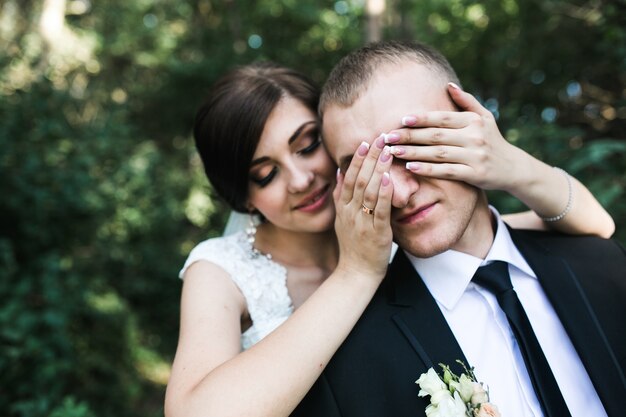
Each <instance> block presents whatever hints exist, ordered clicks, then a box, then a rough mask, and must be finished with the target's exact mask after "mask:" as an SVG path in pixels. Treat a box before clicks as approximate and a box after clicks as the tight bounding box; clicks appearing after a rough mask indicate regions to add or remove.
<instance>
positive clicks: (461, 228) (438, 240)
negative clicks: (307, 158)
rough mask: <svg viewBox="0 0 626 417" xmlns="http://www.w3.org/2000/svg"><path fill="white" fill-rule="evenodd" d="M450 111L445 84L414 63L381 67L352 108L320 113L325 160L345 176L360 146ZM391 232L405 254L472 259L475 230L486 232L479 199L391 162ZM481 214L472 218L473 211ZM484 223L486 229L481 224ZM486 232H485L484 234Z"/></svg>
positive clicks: (464, 187)
mask: <svg viewBox="0 0 626 417" xmlns="http://www.w3.org/2000/svg"><path fill="white" fill-rule="evenodd" d="M434 110H440V111H455V110H456V109H455V106H454V104H453V103H452V102H451V100H450V98H449V96H448V93H447V90H446V83H445V82H444V81H443V80H442V79H441V78H439V77H438V76H437V75H436V74H434V73H433V72H432V70H430V69H429V68H427V67H425V66H423V65H420V64H418V63H416V62H411V61H406V62H404V63H402V64H389V65H384V66H383V67H381V68H379V69H378V72H377V74H375V75H374V77H373V78H372V79H371V81H370V83H369V87H368V88H367V90H366V91H365V92H363V93H362V94H361V96H360V97H359V98H358V99H357V100H356V101H355V103H354V104H353V105H352V106H349V107H340V106H338V105H330V106H327V107H326V108H325V109H324V120H323V135H324V142H325V144H326V148H327V150H328V152H329V153H330V155H331V157H332V158H333V159H334V160H335V162H336V163H337V164H338V165H339V167H340V168H341V169H342V170H343V171H344V172H345V169H347V167H348V165H349V164H350V160H351V158H352V155H353V154H354V152H355V150H356V149H357V147H358V146H359V144H360V143H361V142H362V141H363V140H365V141H368V142H371V140H372V139H373V138H375V137H377V136H378V135H380V133H382V132H389V131H391V130H393V129H398V128H401V127H402V126H401V119H402V117H403V116H406V115H410V114H416V113H419V112H425V111H434ZM390 174H391V179H392V181H393V186H394V192H393V199H392V205H393V209H392V214H391V227H392V229H393V234H394V239H395V240H396V242H397V243H398V245H400V247H401V248H403V249H405V250H406V251H408V252H409V253H411V254H413V255H415V256H418V257H421V258H427V257H431V256H434V255H436V254H438V253H441V252H444V251H446V250H448V249H455V250H459V251H462V252H466V253H472V252H473V251H472V248H473V239H474V238H476V237H477V235H481V233H480V232H478V233H476V232H477V231H480V230H481V227H487V228H489V227H490V226H489V220H488V219H489V215H488V214H487V215H485V214H484V212H486V213H488V210H487V207H486V200H485V199H484V197H483V196H482V193H481V192H480V191H479V190H478V189H476V188H474V187H472V186H470V185H468V184H465V183H462V182H458V181H449V180H440V179H431V178H426V177H420V176H419V175H416V174H413V173H412V172H410V171H408V170H407V169H406V168H405V161H402V160H395V161H394V162H393V165H392V168H391V172H390ZM479 205H480V206H481V207H482V208H481V209H480V211H482V214H481V215H480V216H476V215H475V214H476V208H477V206H479ZM485 219H487V220H486V221H487V224H486V225H483V223H485ZM489 230H490V229H489Z"/></svg>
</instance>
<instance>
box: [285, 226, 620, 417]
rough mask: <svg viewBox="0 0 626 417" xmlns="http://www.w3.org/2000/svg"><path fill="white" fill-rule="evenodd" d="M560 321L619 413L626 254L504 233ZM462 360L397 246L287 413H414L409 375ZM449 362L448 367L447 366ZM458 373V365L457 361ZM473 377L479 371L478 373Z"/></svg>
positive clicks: (583, 242) (616, 248)
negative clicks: (342, 336)
mask: <svg viewBox="0 0 626 417" xmlns="http://www.w3.org/2000/svg"><path fill="white" fill-rule="evenodd" d="M511 236H512V238H513V241H514V242H515V244H516V246H517V247H518V249H519V250H520V252H521V253H522V254H523V255H524V257H525V259H526V261H527V262H528V263H529V265H530V266H531V267H532V269H533V270H534V271H535V273H536V274H537V277H538V278H539V281H540V283H541V285H542V287H543V289H544V291H545V293H546V294H547V296H548V298H549V300H550V302H551V303H552V305H553V307H554V309H555V311H556V313H557V315H558V316H559V319H560V320H561V322H562V323H563V326H564V327H565V330H566V331H567V333H568V335H569V337H570V339H571V341H572V343H573V344H574V347H575V348H576V350H577V352H578V355H579V356H580V358H581V360H582V362H583V364H584V366H585V368H586V370H587V372H588V374H589V376H590V378H591V381H592V383H593V385H594V387H595V389H596V391H597V393H598V395H599V397H600V399H601V401H602V403H603V404H604V407H605V409H606V411H607V413H608V414H609V416H611V417H612V416H616V417H617V416H624V415H626V378H625V376H624V375H625V373H626V252H625V251H624V248H622V247H621V246H620V245H619V244H618V243H616V242H614V241H611V240H605V239H599V238H594V237H569V236H562V235H557V234H549V233H540V232H529V231H516V230H511ZM457 359H460V360H462V361H464V362H465V363H467V360H466V359H465V357H464V355H463V352H462V351H461V349H460V347H459V345H458V343H457V341H456V339H455V338H454V335H453V334H452V331H451V330H450V328H449V327H448V325H447V323H446V321H445V319H444V317H443V315H442V313H441V311H440V309H439V307H438V305H437V303H436V301H435V300H434V298H433V297H432V296H431V294H430V292H429V291H428V290H427V288H426V286H425V285H424V283H423V282H422V280H421V278H420V277H419V275H418V274H417V272H416V271H415V269H414V268H413V266H412V265H411V263H410V262H409V260H408V259H407V257H406V255H404V253H403V252H402V251H398V254H397V255H396V257H395V258H394V260H393V262H392V264H391V265H390V267H389V271H388V273H387V276H386V277H385V279H384V280H383V282H382V284H381V286H380V288H379V289H378V291H377V292H376V294H375V296H374V297H373V299H372V301H371V302H370V304H369V306H368V307H367V309H366V310H365V312H364V313H363V315H362V317H361V319H360V320H359V321H358V322H357V324H356V325H355V327H354V329H353V330H352V332H351V333H350V335H349V336H348V338H347V339H346V340H345V342H344V343H343V344H342V346H341V347H340V348H339V350H338V351H337V353H336V354H335V356H334V357H333V359H332V360H331V361H330V362H329V364H328V366H327V367H326V369H325V370H324V372H323V373H322V375H321V376H320V378H319V379H318V381H317V382H316V383H315V385H314V386H313V388H312V389H311V391H310V392H309V393H308V394H307V396H306V397H305V398H304V399H303V401H302V402H301V403H300V405H299V406H298V407H297V408H296V410H295V411H294V412H293V414H292V416H293V417H309V416H311V417H312V416H318V417H369V416H371V417H402V416H407V417H409V416H410V417H415V416H418V415H424V410H425V408H426V406H427V405H428V404H429V400H428V399H427V398H419V397H418V396H417V393H418V391H419V388H418V386H417V385H416V384H415V380H416V379H417V378H418V377H419V375H420V374H421V373H423V372H426V371H427V369H428V368H429V367H431V366H433V367H435V369H436V370H438V371H439V367H438V366H437V364H438V363H446V364H449V365H454V364H455V360H457ZM452 367H453V369H454V366H452ZM455 370H456V372H457V373H460V372H462V369H459V368H458V367H457V368H456V369H455ZM477 373H478V374H480V370H479V369H478V370H477Z"/></svg>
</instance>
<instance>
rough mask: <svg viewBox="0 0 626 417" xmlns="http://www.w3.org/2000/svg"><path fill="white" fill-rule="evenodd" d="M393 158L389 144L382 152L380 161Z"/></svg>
mask: <svg viewBox="0 0 626 417" xmlns="http://www.w3.org/2000/svg"><path fill="white" fill-rule="evenodd" d="M389 158H391V152H389V146H385V149H383V153H381V154H380V162H387V161H388V160H389Z"/></svg>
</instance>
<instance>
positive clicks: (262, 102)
mask: <svg viewBox="0 0 626 417" xmlns="http://www.w3.org/2000/svg"><path fill="white" fill-rule="evenodd" d="M286 96H289V97H292V98H294V99H297V100H299V101H301V102H302V104H304V105H305V106H306V107H308V108H309V109H311V111H312V112H314V113H317V104H318V101H319V90H318V88H317V87H316V86H315V85H314V84H313V82H312V81H311V80H309V79H308V78H307V77H305V76H304V75H302V74H300V73H298V72H296V71H294V70H291V69H289V68H285V67H282V66H279V65H277V64H274V63H269V62H263V63H255V64H251V65H247V66H243V67H238V68H235V69H234V70H232V71H230V72H229V73H227V74H226V75H224V76H223V77H222V78H220V79H219V80H218V81H217V82H216V83H215V84H214V85H213V87H212V88H211V90H210V91H209V94H208V96H207V98H206V100H205V102H204V104H203V105H202V106H201V107H200V109H199V110H198V112H197V114H196V119H195V123H194V129H193V133H194V138H195V142H196V148H197V149H198V153H199V154H200V158H201V159H202V163H203V164H204V171H205V172H206V175H207V177H208V178H209V181H210V182H211V184H212V185H213V188H214V189H215V191H216V192H217V193H218V194H219V196H220V197H222V198H223V199H224V200H225V201H226V202H227V203H228V204H229V205H230V206H231V207H232V209H233V210H236V211H239V212H243V213H245V212H247V211H248V210H247V208H246V203H247V201H248V186H249V175H250V174H249V171H250V164H251V162H252V157H253V155H254V151H255V150H256V148H257V145H258V143H259V140H260V138H261V135H262V133H263V128H264V127H265V123H266V122H267V119H268V117H269V115H270V113H271V112H272V110H274V108H275V107H276V105H277V104H278V103H279V102H280V100H281V99H282V98H283V97H286Z"/></svg>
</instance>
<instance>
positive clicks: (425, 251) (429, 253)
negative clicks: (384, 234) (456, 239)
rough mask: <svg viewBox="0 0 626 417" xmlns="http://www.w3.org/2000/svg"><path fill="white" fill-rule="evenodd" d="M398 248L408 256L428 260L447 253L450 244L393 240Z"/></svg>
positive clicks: (444, 242) (401, 239)
mask: <svg viewBox="0 0 626 417" xmlns="http://www.w3.org/2000/svg"><path fill="white" fill-rule="evenodd" d="M394 240H395V241H396V243H397V244H398V246H399V247H400V248H401V249H403V250H404V251H406V252H408V253H409V254H411V255H413V256H415V257H417V258H430V257H433V256H435V255H439V254H440V253H443V252H445V251H447V250H448V249H449V248H450V245H451V244H452V243H451V242H446V241H432V240H429V241H421V240H420V241H416V239H415V238H413V239H403V238H397V239H394Z"/></svg>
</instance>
